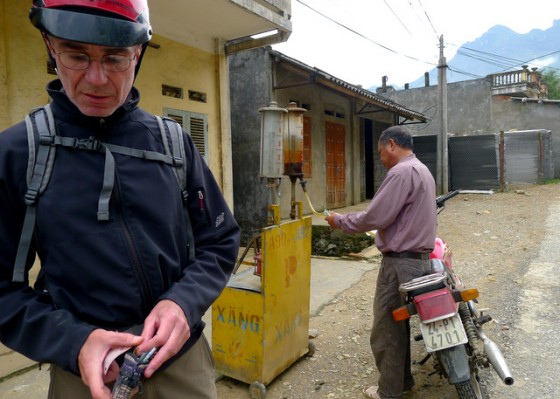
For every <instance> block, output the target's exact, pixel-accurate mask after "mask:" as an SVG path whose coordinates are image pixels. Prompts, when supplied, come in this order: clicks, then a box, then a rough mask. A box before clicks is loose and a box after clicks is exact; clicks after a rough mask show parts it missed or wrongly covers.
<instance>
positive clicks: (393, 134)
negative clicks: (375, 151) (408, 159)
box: [379, 126, 414, 150]
mask: <svg viewBox="0 0 560 399" xmlns="http://www.w3.org/2000/svg"><path fill="white" fill-rule="evenodd" d="M390 139H393V141H394V142H395V144H396V145H398V146H399V147H402V148H405V149H407V150H412V149H413V148H414V143H413V141H412V135H411V134H410V131H409V130H408V129H407V128H406V127H404V126H391V127H389V128H387V129H385V130H384V131H383V132H382V133H381V136H380V137H379V144H381V145H386V144H387V143H388V142H389V140H390Z"/></svg>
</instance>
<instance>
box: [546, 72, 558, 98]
mask: <svg viewBox="0 0 560 399" xmlns="http://www.w3.org/2000/svg"><path fill="white" fill-rule="evenodd" d="M542 80H543V81H544V82H545V83H546V85H547V86H548V98H549V99H550V100H560V75H558V73H557V72H556V71H555V70H553V69H545V70H544V72H543V74H542Z"/></svg>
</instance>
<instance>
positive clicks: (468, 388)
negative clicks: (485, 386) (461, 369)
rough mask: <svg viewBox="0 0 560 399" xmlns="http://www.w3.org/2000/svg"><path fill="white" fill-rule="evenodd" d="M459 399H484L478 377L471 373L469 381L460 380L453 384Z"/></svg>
mask: <svg viewBox="0 0 560 399" xmlns="http://www.w3.org/2000/svg"><path fill="white" fill-rule="evenodd" d="M455 389H456V390H457V394H458V395H459V399H484V396H482V390H481V389H480V384H479V382H478V378H477V377H476V376H474V375H472V374H471V379H470V380H469V381H465V382H460V383H458V384H456V385H455Z"/></svg>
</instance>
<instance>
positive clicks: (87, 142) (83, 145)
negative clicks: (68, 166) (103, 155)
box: [74, 136, 101, 151]
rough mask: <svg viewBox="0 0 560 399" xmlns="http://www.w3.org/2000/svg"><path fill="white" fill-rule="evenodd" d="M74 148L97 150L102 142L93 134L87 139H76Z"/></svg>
mask: <svg viewBox="0 0 560 399" xmlns="http://www.w3.org/2000/svg"><path fill="white" fill-rule="evenodd" d="M74 148H76V149H78V150H89V151H97V150H99V148H101V142H100V141H99V140H98V139H96V138H95V137H93V136H90V137H88V138H87V139H76V142H75V143H74Z"/></svg>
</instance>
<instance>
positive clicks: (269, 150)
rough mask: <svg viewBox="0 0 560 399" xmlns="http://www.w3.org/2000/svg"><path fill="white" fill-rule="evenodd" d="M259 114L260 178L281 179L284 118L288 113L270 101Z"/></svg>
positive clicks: (260, 109)
mask: <svg viewBox="0 0 560 399" xmlns="http://www.w3.org/2000/svg"><path fill="white" fill-rule="evenodd" d="M259 112H260V113H261V171H260V172H261V177H266V178H268V179H280V178H282V167H283V154H282V146H283V129H284V116H285V114H286V113H287V112H288V111H287V110H286V109H285V108H280V107H278V104H277V103H276V101H271V102H270V103H269V105H268V107H261V108H259Z"/></svg>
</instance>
